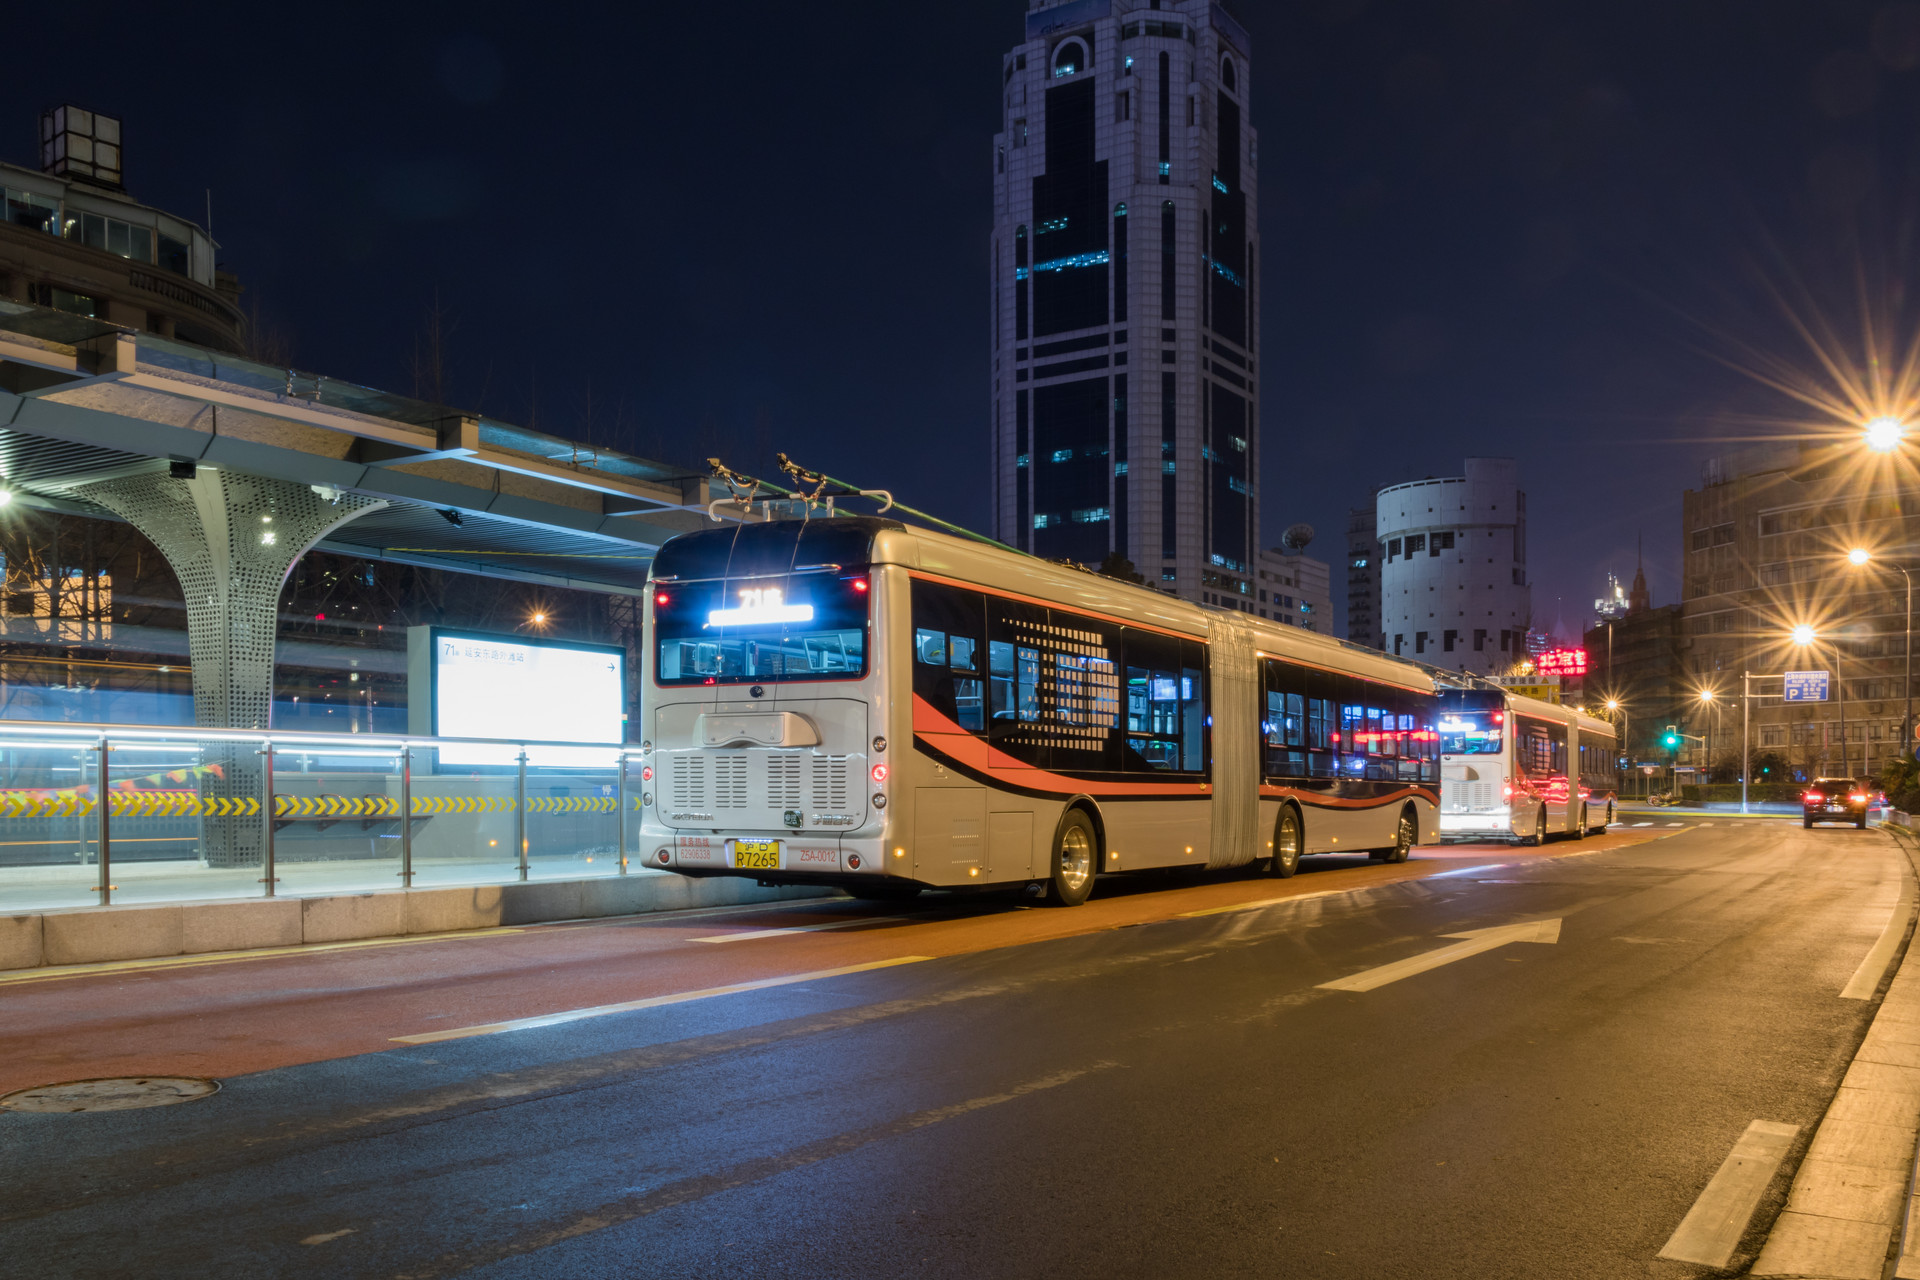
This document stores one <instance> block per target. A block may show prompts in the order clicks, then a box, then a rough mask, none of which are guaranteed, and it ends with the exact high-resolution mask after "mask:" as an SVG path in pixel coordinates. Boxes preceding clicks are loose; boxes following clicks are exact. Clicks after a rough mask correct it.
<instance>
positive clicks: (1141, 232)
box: [990, 0, 1260, 603]
mask: <svg viewBox="0 0 1920 1280" xmlns="http://www.w3.org/2000/svg"><path fill="white" fill-rule="evenodd" d="M1025 37H1026V38H1025V39H1024V40H1023V41H1022V42H1021V43H1020V44H1019V45H1017V46H1015V47H1014V48H1013V49H1012V50H1010V51H1009V52H1008V54H1007V55H1006V58H1005V61H1004V64H1003V66H1002V69H1001V83H1002V99H1003V111H1004V119H1003V122H1002V129H1001V131H1000V133H999V135H998V136H997V137H996V138H995V139H994V231H993V239H992V244H991V246H990V261H991V264H992V267H991V270H992V279H991V290H992V293H991V301H992V313H993V348H994V355H993V366H992V389H993V396H992V399H993V405H992V415H993V450H992V465H993V474H994V510H995V515H994V519H995V525H996V529H997V536H999V537H1000V538H1001V539H1002V540H1003V541H1006V542H1008V543H1011V544H1013V545H1015V546H1018V547H1020V548H1022V549H1024V550H1028V551H1032V552H1033V553H1035V554H1036V555H1041V556H1045V557H1048V558H1052V559H1064V560H1071V561H1076V562H1079V563H1082V564H1088V565H1097V564H1099V563H1100V562H1101V561H1102V560H1103V559H1105V558H1106V557H1107V556H1108V555H1109V554H1112V553H1115V552H1117V553H1119V554H1121V555H1123V556H1125V557H1126V558H1127V559H1129V560H1131V561H1132V562H1133V564H1134V565H1135V567H1136V568H1137V569H1138V570H1139V572H1140V573H1141V574H1142V575H1143V576H1144V577H1145V578H1146V579H1147V580H1148V582H1149V583H1150V584H1152V585H1153V586H1155V587H1158V588H1160V589H1162V590H1165V591H1169V592H1172V593H1174V594H1177V595H1180V596H1184V597H1186V598H1188V599H1192V600H1201V601H1207V602H1210V603H1211V602H1223V601H1226V600H1233V601H1243V600H1247V599H1253V598H1255V593H1256V592H1257V591H1258V587H1257V585H1256V584H1257V582H1258V579H1257V578H1256V577H1255V576H1254V575H1255V567H1254V559H1255V553H1256V551H1257V549H1258V547H1259V530H1260V506H1259V494H1258V486H1257V477H1258V476H1259V470H1260V468H1259V438H1258V431H1257V429H1256V427H1257V424H1258V422H1259V394H1258V372H1259V370H1258V363H1257V358H1256V353H1257V352H1258V350H1259V336H1260V335H1259V294H1258V283H1257V281H1258V260H1259V235H1258V232H1257V231H1256V229H1255V228H1256V226H1257V200H1256V192H1257V187H1258V183H1257V166H1258V156H1259V148H1258V139H1257V137H1256V136H1255V134H1254V132H1253V130H1252V128H1251V127H1249V125H1248V119H1249V115H1250V99H1249V94H1250V92H1251V88H1252V83H1253V76H1252V69H1251V64H1250V59H1249V52H1250V47H1249V41H1248V39H1247V36H1246V33H1245V31H1244V30H1242V29H1241V27H1240V25H1239V23H1237V22H1236V21H1235V20H1234V19H1233V18H1232V17H1231V16H1230V15H1229V14H1228V13H1227V12H1226V10H1225V9H1224V8H1223V7H1222V6H1221V5H1220V4H1218V3H1212V2H1210V0H1151V2H1150V3H1149V2H1147V0H1137V2H1132V3H1130V2H1129V0H1064V2H1059V0H1035V2H1034V3H1033V4H1032V5H1031V6H1030V8H1029V11H1028V13H1027V15H1026V32H1025Z"/></svg>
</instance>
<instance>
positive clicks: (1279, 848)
mask: <svg viewBox="0 0 1920 1280" xmlns="http://www.w3.org/2000/svg"><path fill="white" fill-rule="evenodd" d="M1305 843H1306V842H1305V841H1304V840H1303V839H1302V836H1301V830H1300V811H1299V810H1297V809H1295V808H1294V807H1293V806H1292V805H1290V804H1283V805H1281V806H1280V816H1279V818H1278V819H1276V820H1275V821H1274V824H1273V856H1272V857H1271V858H1268V859H1267V874H1268V875H1272V876H1279V877H1280V878H1281V879H1282V880H1291V879H1293V873H1294V872H1296V871H1298V870H1299V869H1300V849H1301V846H1302V845H1303V844H1305Z"/></svg>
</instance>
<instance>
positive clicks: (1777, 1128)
mask: <svg viewBox="0 0 1920 1280" xmlns="http://www.w3.org/2000/svg"><path fill="white" fill-rule="evenodd" d="M1799 1132H1800V1126H1799V1125H1797V1124H1779V1123H1776V1122H1775V1121H1772V1120H1755V1121H1754V1122H1753V1123H1752V1124H1750V1125H1748V1126H1747V1131H1746V1132H1745V1133H1743V1134H1741V1135H1740V1140H1739V1141H1738V1142H1736V1143H1734V1144H1733V1151H1732V1152H1731V1153H1730V1154H1729V1155H1728V1156H1727V1158H1726V1159H1725V1160H1724V1161H1723V1162H1721V1165H1720V1169H1719V1171H1718V1172H1716V1173H1715V1174H1714V1175H1713V1178H1712V1180H1711V1181H1709V1182H1708V1183H1707V1187H1706V1190H1704V1191H1702V1192H1701V1193H1700V1198H1699V1199H1698V1200H1695V1201H1694V1202H1693V1208H1691V1209H1689V1210H1687V1216H1686V1217H1684V1218H1682V1219H1681V1220H1680V1225H1679V1227H1677V1228H1675V1230H1674V1233H1673V1236H1672V1238H1671V1239H1669V1240H1668V1241H1667V1244H1666V1247H1665V1248H1664V1249H1662V1250H1660V1256H1661V1257H1662V1258H1665V1259H1667V1260H1668V1261H1670V1262H1691V1263H1694V1264H1696V1265H1698V1266H1703V1267H1715V1268H1718V1267H1724V1266H1726V1265H1727V1263H1728V1262H1729V1261H1731V1260H1732V1258H1733V1251H1734V1249H1735V1248H1737V1247H1738V1246H1739V1244H1740V1237H1741V1236H1743V1235H1745V1234H1746V1231H1747V1222H1748V1221H1749V1220H1750V1219H1751V1218H1752V1217H1753V1211H1754V1210H1755V1209H1756V1208H1758V1207H1759V1205H1760V1197H1761V1196H1763V1195H1765V1194H1766V1191H1767V1184H1768V1183H1770V1182H1772V1181H1773V1175H1774V1174H1775V1173H1776V1172H1778V1171H1779V1168H1780V1162H1781V1161H1782V1160H1783V1159H1785V1158H1786V1155H1787V1150H1788V1148H1790V1147H1791V1146H1792V1145H1793V1139H1794V1135H1796V1134H1798V1133H1799Z"/></svg>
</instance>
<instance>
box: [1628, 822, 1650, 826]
mask: <svg viewBox="0 0 1920 1280" xmlns="http://www.w3.org/2000/svg"><path fill="white" fill-rule="evenodd" d="M1620 825H1621V826H1623V827H1624V826H1626V825H1627V824H1626V823H1624V822H1623V823H1621V824H1620ZM1633 825H1634V826H1636V827H1650V826H1652V825H1653V824H1652V823H1651V822H1636V823H1634V824H1633Z"/></svg>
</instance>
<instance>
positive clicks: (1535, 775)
mask: <svg viewBox="0 0 1920 1280" xmlns="http://www.w3.org/2000/svg"><path fill="white" fill-rule="evenodd" d="M1440 772H1441V804H1440V832H1441V835H1442V837H1443V838H1445V839H1448V840H1486V839H1502V840H1520V841H1525V842H1527V843H1530V844H1544V843H1545V842H1546V838H1547V837H1548V836H1549V835H1558V834H1563V833H1564V834H1566V835H1570V836H1572V837H1573V838H1574V839H1576V840H1578V839H1581V838H1583V837H1585V836H1586V835H1588V834H1589V833H1591V832H1599V831H1605V830H1606V829H1607V827H1608V826H1609V825H1610V824H1611V823H1612V822H1613V815H1614V805H1615V802H1616V801H1617V800H1618V799H1619V743H1618V739H1617V738H1616V736H1615V734H1614V731H1613V726H1612V725H1610V724H1608V723H1607V722H1606V721H1604V720H1596V719H1595V718H1594V717H1592V716H1590V715H1587V714H1586V713H1585V712H1582V711H1577V710H1575V709H1573V708H1572V707H1561V706H1555V705H1554V704H1553V703H1551V702H1540V701H1537V700H1535V699H1533V698H1522V697H1519V696H1518V695H1516V694H1512V693H1509V692H1507V691H1506V690H1504V689H1451V690H1446V691H1444V692H1442V694H1441V696H1440Z"/></svg>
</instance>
